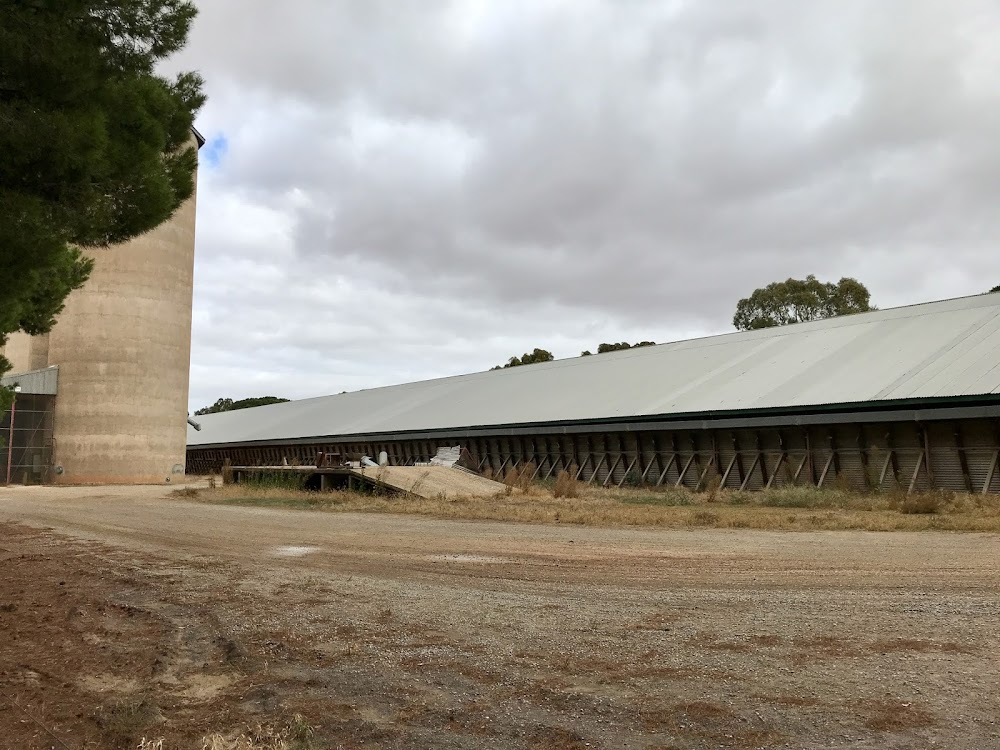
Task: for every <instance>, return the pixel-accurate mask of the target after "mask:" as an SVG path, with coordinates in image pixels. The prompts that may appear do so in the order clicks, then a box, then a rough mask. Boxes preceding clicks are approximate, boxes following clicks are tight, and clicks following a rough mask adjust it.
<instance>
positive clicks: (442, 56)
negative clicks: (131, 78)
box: [176, 0, 1000, 383]
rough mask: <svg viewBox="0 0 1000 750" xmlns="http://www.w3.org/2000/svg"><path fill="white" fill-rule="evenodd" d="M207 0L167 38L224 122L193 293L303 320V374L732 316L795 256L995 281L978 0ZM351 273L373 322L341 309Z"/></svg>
mask: <svg viewBox="0 0 1000 750" xmlns="http://www.w3.org/2000/svg"><path fill="white" fill-rule="evenodd" d="M201 5H202V7H201V16H200V18H199V21H198V22H197V26H196V29H195V32H194V34H193V37H192V41H191V44H190V46H189V48H188V49H187V50H186V51H185V53H184V55H183V56H182V57H181V58H180V59H178V60H177V61H176V64H177V65H178V66H179V67H197V68H199V69H201V70H202V71H203V73H204V75H205V77H206V79H207V81H208V93H209V94H210V97H211V98H210V103H209V105H208V106H207V107H206V110H205V112H204V113H203V116H202V118H201V120H202V121H203V122H200V123H199V124H200V125H201V126H202V127H203V129H205V130H206V131H209V132H224V133H225V134H226V137H227V138H228V140H229V144H230V145H229V151H228V153H227V155H226V157H225V160H224V161H223V163H222V164H221V165H220V166H219V167H218V168H217V169H216V170H214V171H213V173H212V174H211V175H209V176H204V175H203V183H204V185H203V189H202V192H201V207H200V210H199V221H200V222H201V229H200V234H199V254H200V257H199V269H200V270H199V273H200V276H199V279H201V280H203V281H204V283H210V284H213V285H214V286H213V288H212V289H211V290H208V291H200V292H199V296H198V300H199V304H201V305H203V306H204V311H205V317H206V319H211V322H212V325H213V327H215V328H214V330H218V326H223V327H224V326H225V325H226V324H228V322H230V321H231V320H233V319H236V320H241V321H244V322H245V321H247V320H248V319H249V320H260V321H261V322H262V323H263V324H265V325H264V327H265V328H266V330H267V331H268V332H269V334H268V335H272V334H273V335H274V336H279V335H280V333H281V332H282V331H284V330H285V329H286V328H287V329H288V330H294V331H297V332H305V333H303V334H302V337H301V338H300V339H298V341H299V343H298V344H295V343H292V344H290V346H292V347H293V349H292V350H289V352H288V356H289V357H291V358H294V356H295V355H294V352H295V351H297V352H299V355H298V356H300V357H303V358H304V359H303V361H308V362H309V363H310V364H309V365H308V366H309V367H310V368H313V370H312V371H316V372H318V371H319V370H320V369H322V368H323V367H327V368H328V370H329V372H331V373H335V372H336V371H344V368H346V367H347V364H346V363H347V360H346V359H343V360H340V359H327V360H321V361H313V360H312V359H310V357H311V356H312V355H308V356H307V355H306V354H304V353H305V352H311V351H313V349H314V348H315V347H319V348H323V345H324V342H325V344H326V345H327V347H328V348H332V349H335V348H338V342H340V346H339V348H340V349H341V350H342V351H344V352H346V355H345V356H349V357H350V361H351V362H362V363H364V362H367V363H368V364H367V365H364V366H363V367H362V369H364V368H365V367H367V371H368V373H369V377H370V378H375V379H379V378H387V379H388V381H389V382H392V381H398V380H402V379H404V378H403V375H404V374H423V375H428V376H429V375H432V374H435V373H452V372H459V371H463V370H466V369H477V368H480V367H482V366H486V365H488V364H491V363H493V362H494V361H498V360H502V359H505V358H506V357H507V356H509V355H510V354H512V353H515V352H516V351H523V350H524V349H525V348H530V347H531V346H534V345H546V343H547V342H548V341H552V340H558V341H560V342H564V344H563V345H564V346H565V347H566V349H565V350H564V351H562V352H559V353H561V354H563V355H571V354H575V353H577V351H578V349H579V348H583V346H593V345H594V344H596V343H597V342H596V341H594V340H593V336H594V334H595V331H596V330H600V331H608V332H610V333H611V334H612V335H611V336H609V337H610V338H616V339H620V338H624V337H625V333H626V332H630V333H634V335H632V336H630V337H632V338H648V337H652V336H653V335H654V331H655V334H656V336H658V337H659V338H668V337H676V336H679V335H682V334H686V333H695V332H699V331H718V330H725V329H727V328H728V326H729V317H730V315H731V312H732V309H733V307H734V305H735V302H736V300H737V299H738V298H739V297H741V296H744V295H745V294H747V293H749V292H750V291H752V289H753V288H754V287H756V286H759V285H761V284H764V283H767V282H769V281H772V280H775V279H780V278H784V277H787V276H789V275H797V276H801V275H804V274H806V273H811V272H815V273H818V274H821V275H829V276H836V275H841V274H847V275H853V276H857V277H858V278H860V279H862V280H863V281H866V282H867V283H868V284H869V286H870V287H871V289H872V291H873V294H874V297H875V300H876V302H878V303H879V304H880V305H883V306H888V305H891V304H901V303H906V302H915V301H921V300H923V299H927V298H935V297H944V296H952V295H956V294H963V293H974V292H978V291H982V289H981V287H983V286H984V279H985V280H986V283H985V286H986V288H988V287H989V286H992V285H993V284H994V283H1000V262H998V261H997V260H995V259H994V258H995V253H994V252H993V242H994V237H996V236H997V234H998V231H1000V217H998V215H997V214H996V212H995V210H994V206H995V205H996V201H997V197H998V196H997V193H998V183H997V177H996V176H997V173H998V169H1000V146H998V145H997V143H996V139H995V133H996V132H997V126H998V125H1000V104H998V97H997V95H996V94H995V93H994V90H993V87H992V73H993V71H994V70H995V67H996V65H997V64H1000V55H998V53H996V52H994V51H993V50H995V49H998V48H1000V45H997V44H996V36H997V34H996V32H995V31H994V30H993V29H995V28H997V23H998V22H1000V9H998V8H997V7H996V6H995V4H994V3H991V2H987V1H986V0H982V1H979V0H968V1H957V2H949V3H940V2H931V1H929V0H919V1H913V0H896V1H895V2H890V1H887V2H883V3H878V4H872V3H868V2H862V1H861V0H855V1H854V2H846V3H844V2H838V3H833V2H817V3H801V2H793V1H792V0H769V1H764V2H758V3H753V4H739V5H734V4H732V3H729V2H722V1H721V0H720V1H718V2H618V3H612V2H598V1H596V0H594V1H592V2H555V1H551V2H527V1H525V2H514V1H512V2H502V3H501V2H492V3H490V2H470V1H463V2H459V1H458V0H456V1H455V2H417V1H416V0H413V1H412V2H390V1H389V0H381V1H379V2H371V1H370V0H366V2H349V1H347V0H342V1H340V2H326V1H323V2H321V1H320V0H314V1H309V0H300V1H299V2H294V3H287V4H284V5H283V6H281V7H280V8H279V7H278V6H277V5H275V4H273V3H269V2H263V0H258V1H257V2H236V1H235V0H212V2H207V0H206V2H203V3H202V4H201ZM234 206H236V207H238V208H233V207H234ZM227 207H228V208H227ZM216 209H217V210H216ZM227 211H235V212H236V213H238V215H239V222H240V224H241V226H240V227H239V228H238V229H237V230H236V231H232V232H231V231H230V228H229V227H231V226H232V224H231V221H232V217H230V218H229V219H228V220H227V219H225V217H226V216H228V214H227ZM227 221H229V222H230V223H229V226H228V227H227ZM255 229H256V230H259V235H260V236H259V237H257V238H255V237H253V236H248V235H253V233H254V231H255ZM261 238H263V239H261ZM223 262H225V263H226V264H229V265H230V266H232V264H234V263H237V264H242V265H243V267H244V269H245V272H246V273H245V276H246V278H248V279H250V280H251V281H250V282H249V283H247V284H245V285H244V288H242V289H234V288H230V287H229V286H227V284H226V283H225V281H224V279H225V278H226V274H224V273H221V274H220V273H217V269H216V265H217V264H221V263H223ZM251 267H252V268H255V269H257V270H256V271H254V270H252V268H251ZM213 269H215V270H213ZM303 275H305V278H306V279H307V280H306V281H305V282H304V281H303ZM992 277H997V279H996V280H991V279H992ZM209 279H211V281H208V280H209ZM203 281H199V284H202V283H203ZM251 289H252V290H253V293H252V294H250V290H251ZM358 290H362V291H363V293H364V295H367V297H364V296H363V295H362V297H358V296H357V294H358V293H359V292H358ZM363 299H368V300H370V304H368V305H367V306H366V307H365V309H364V313H365V316H366V318H367V319H368V320H369V321H370V323H365V324H364V325H362V326H360V327H348V328H347V329H345V328H344V327H343V326H340V325H339V323H337V321H340V320H343V319H344V318H345V317H347V318H350V317H351V310H350V309H349V308H347V307H345V304H346V302H347V301H348V300H353V303H354V304H362V305H364V301H363ZM429 310H443V311H447V312H446V313H444V314H441V315H434V314H430V313H428V311H429ZM539 320H544V321H545V322H546V324H547V325H544V326H539V325H538V321H539ZM369 325H370V327H368V326H369ZM470 329H473V330H474V331H475V334H474V335H468V334H467V332H468V331H469V330H470ZM424 330H431V331H433V332H434V334H435V335H434V339H433V340H432V341H428V342H425V343H424V344H422V347H423V348H424V349H426V350H427V353H426V355H416V356H413V355H412V353H411V352H410V349H408V348H407V347H408V342H410V341H412V340H413V337H417V338H419V337H420V332H421V331H424ZM352 331H353V332H354V333H352ZM375 331H382V334H381V335H382V339H381V340H380V341H379V342H377V343H366V342H369V341H370V339H371V337H372V336H373V335H374V332H375ZM615 331H621V332H622V335H621V336H615V335H613V334H614V332H615ZM643 331H649V333H643ZM360 332H365V333H360ZM355 334H356V335H355ZM261 335H263V334H261ZM211 336H212V334H211V333H210V332H208V331H199V329H198V328H197V327H196V340H206V341H207V340H209V339H210V338H211ZM522 336H523V338H521V337H522ZM256 341H257V344H258V345H260V346H273V345H274V344H275V342H274V340H273V339H271V338H268V337H267V336H263V338H259V339H256ZM452 341H459V342H461V344H460V345H459V346H458V347H457V349H455V350H453V349H449V348H448V347H449V346H450V343H449V342H452ZM516 342H522V343H516ZM217 346H220V347H221V346H224V344H223V343H221V342H218V343H217ZM294 347H298V348H297V349H295V348H294ZM386 347H391V348H399V349H398V350H399V351H405V352H407V356H410V357H411V359H413V360H414V361H417V362H418V364H416V365H415V366H414V367H413V368H412V370H408V371H406V372H405V373H404V372H400V371H396V370H393V368H392V366H391V365H387V364H386V360H385V358H383V357H382V356H381V354H380V353H379V352H382V351H385V349H386ZM504 347H506V348H504ZM511 347H513V348H511ZM199 351H200V350H199ZM434 352H439V353H441V354H440V356H439V355H435V354H434ZM435 363H437V364H435ZM196 366H197V358H196ZM220 366H221V365H220ZM338 368H339V370H338ZM310 382H311V383H314V382H316V381H310ZM351 382H354V381H351Z"/></svg>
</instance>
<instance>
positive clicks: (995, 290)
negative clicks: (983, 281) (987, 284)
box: [987, 286, 1000, 294]
mask: <svg viewBox="0 0 1000 750" xmlns="http://www.w3.org/2000/svg"><path fill="white" fill-rule="evenodd" d="M996 292H1000V286H995V287H993V288H992V289H990V291H989V292H987V293H988V294H994V293H996Z"/></svg>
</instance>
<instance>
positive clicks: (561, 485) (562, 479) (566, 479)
mask: <svg viewBox="0 0 1000 750" xmlns="http://www.w3.org/2000/svg"><path fill="white" fill-rule="evenodd" d="M552 497H555V498H560V497H566V498H574V497H580V483H579V482H577V481H576V479H575V478H574V477H572V476H570V473H569V472H568V471H566V470H565V469H563V470H562V471H560V472H559V474H558V475H557V476H556V483H555V486H554V487H553V488H552Z"/></svg>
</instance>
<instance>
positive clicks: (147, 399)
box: [48, 198, 195, 483]
mask: <svg viewBox="0 0 1000 750" xmlns="http://www.w3.org/2000/svg"><path fill="white" fill-rule="evenodd" d="M194 234H195V199H194V198H192V199H191V200H189V201H187V202H186V203H185V204H184V205H183V206H181V208H179V209H178V211H177V213H176V214H175V215H174V217H173V218H172V219H171V220H170V221H169V222H167V223H165V224H163V225H162V226H160V227H158V228H156V229H155V230H153V231H152V232H150V233H149V234H147V235H144V236H143V237H140V238H137V239H135V240H133V241H131V242H129V243H126V244H125V245H121V246H117V247H112V248H109V249H107V250H101V251H97V252H95V253H94V254H93V257H94V260H95V266H94V272H93V274H92V275H91V277H90V279H89V280H88V281H87V284H86V285H85V286H84V288H83V289H80V290H77V291H76V292H74V293H73V294H72V295H70V298H69V299H68V300H67V303H66V309H65V310H64V311H63V313H62V315H61V316H60V318H59V322H58V323H57V324H56V326H55V328H53V329H52V332H51V333H50V334H49V342H48V361H49V364H58V365H59V370H60V381H59V396H58V398H57V399H56V413H55V443H56V444H55V451H54V453H53V463H54V464H55V466H56V467H57V469H56V473H55V474H54V480H55V481H56V482H65V483H91V482H93V483H97V482H101V483H103V482H109V483H145V482H167V481H170V480H171V479H172V478H173V477H176V476H177V475H178V474H179V473H182V472H183V467H184V453H185V444H186V435H187V421H186V420H187V399H188V371H189V368H190V361H191V295H192V289H193V273H194ZM60 466H61V467H62V469H63V472H62V473H61V474H60V473H58V471H59V469H58V467H60Z"/></svg>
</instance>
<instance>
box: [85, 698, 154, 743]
mask: <svg viewBox="0 0 1000 750" xmlns="http://www.w3.org/2000/svg"><path fill="white" fill-rule="evenodd" d="M94 720H95V721H96V722H97V725H98V726H99V727H100V728H101V730H102V731H103V732H104V736H105V738H106V739H107V740H108V742H109V743H110V744H111V746H113V747H117V746H126V745H127V746H132V745H134V744H136V743H138V742H139V739H140V737H142V739H143V741H146V740H145V737H144V736H143V735H145V733H147V732H148V731H149V729H150V727H152V726H153V725H154V724H155V723H156V722H157V721H159V720H160V711H159V708H158V707H157V706H156V704H155V703H153V702H152V701H151V700H149V699H147V698H143V697H137V698H129V699H124V700H121V701H118V702H116V703H111V704H108V705H105V706H101V707H100V708H98V709H97V711H96V712H95V714H94Z"/></svg>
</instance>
